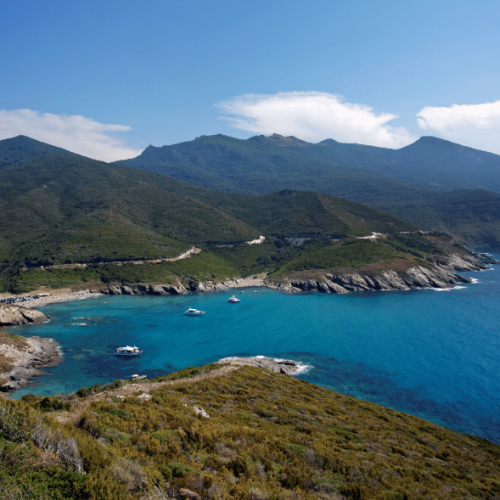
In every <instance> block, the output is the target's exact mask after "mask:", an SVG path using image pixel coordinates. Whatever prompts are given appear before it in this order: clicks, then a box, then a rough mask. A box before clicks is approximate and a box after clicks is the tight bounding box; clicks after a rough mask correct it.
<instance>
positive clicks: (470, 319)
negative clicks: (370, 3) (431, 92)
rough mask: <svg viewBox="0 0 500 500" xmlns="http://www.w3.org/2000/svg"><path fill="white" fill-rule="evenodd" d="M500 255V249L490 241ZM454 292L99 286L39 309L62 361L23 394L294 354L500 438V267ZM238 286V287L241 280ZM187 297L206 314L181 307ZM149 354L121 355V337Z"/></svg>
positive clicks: (326, 371)
mask: <svg viewBox="0 0 500 500" xmlns="http://www.w3.org/2000/svg"><path fill="white" fill-rule="evenodd" d="M491 254H492V255H493V256H494V257H497V258H500V250H498V251H496V252H491ZM493 267H494V269H493V270H492V271H483V272H479V273H464V274H467V275H468V276H470V277H472V278H476V279H477V280H478V282H477V283H475V284H471V285H466V286H464V287H461V288H458V289H454V290H451V291H436V290H422V291H410V292H373V293H351V294H348V295H344V296H337V295H325V294H319V293H318V294H316V293H310V294H294V295H287V294H282V293H279V292H275V291H271V290H266V289H262V288H261V289H259V290H258V293H254V292H253V289H246V290H244V294H242V295H241V294H240V295H238V297H239V298H240V299H241V302H240V303H239V304H228V303H227V302H226V300H227V299H228V298H229V296H230V295H231V294H232V293H233V292H221V293H212V294H198V295H189V296H181V297H129V296H117V297H96V298H92V299H87V300H80V301H76V302H68V303H64V304H56V305H51V306H47V307H45V308H43V312H44V313H45V314H46V315H50V316H51V320H50V322H49V323H47V324H45V325H40V326H32V327H25V328H21V329H18V332H19V333H21V334H23V335H26V336H31V335H39V336H41V337H52V338H54V339H55V340H56V341H57V342H59V343H60V344H61V346H62V350H63V352H64V361H63V362H62V363H61V364H60V365H58V366H57V367H54V368H50V369H47V370H45V371H46V374H47V375H46V376H44V377H41V378H40V379H38V380H36V381H34V382H33V383H32V385H31V386H30V387H29V389H25V390H22V391H18V392H16V393H15V395H14V397H20V396H22V395H23V394H27V393H30V392H32V393H36V394H42V395H53V394H57V393H69V392H73V391H76V390H78V389H79V388H81V387H86V386H90V385H93V384H96V383H99V384H103V383H106V382H110V381H112V380H114V379H118V378H127V377H130V375H132V374H134V373H139V374H146V375H148V377H154V376H157V375H160V374H164V373H166V372H171V371H176V370H179V369H182V368H185V367H186V366H193V365H201V364H205V363H210V362H213V361H216V360H218V359H220V358H222V357H226V356H255V355H265V356H271V357H280V358H289V359H294V360H298V361H302V362H304V363H306V364H308V365H311V366H312V368H311V369H310V370H309V371H308V372H307V373H304V374H302V375H300V378H302V379H304V380H307V381H310V382H314V383H316V384H319V385H322V386H325V387H328V388H331V389H334V390H336V391H339V392H342V393H344V394H348V395H351V396H355V397H357V398H360V399H365V400H369V401H374V402H376V403H380V404H383V405H386V406H389V407H391V408H394V409H397V410H400V411H404V412H407V413H411V414H414V415H417V416H420V417H422V418H425V419H427V420H431V421H433V422H436V423H438V424H440V425H444V426H445V427H448V428H450V429H454V430H457V431H460V432H466V433H469V434H474V435H478V436H481V437H485V438H488V439H490V440H491V441H495V442H498V443H500V415H499V411H500V369H499V361H500V321H499V306H500V300H499V299H500V266H493ZM235 292H236V293H238V294H239V290H238V291H235ZM188 307H195V308H198V309H203V310H205V311H206V314H205V315H204V316H202V317H189V316H184V315H183V312H184V311H185V310H186V309H187V308H188ZM124 345H137V346H138V347H140V348H141V349H143V351H144V353H143V355H142V356H140V357H138V358H130V359H124V358H120V357H117V356H115V355H114V354H113V353H114V351H115V350H116V348H117V347H119V346H124Z"/></svg>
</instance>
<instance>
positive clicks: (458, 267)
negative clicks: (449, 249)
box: [442, 253, 500, 272]
mask: <svg viewBox="0 0 500 500" xmlns="http://www.w3.org/2000/svg"><path fill="white" fill-rule="evenodd" d="M490 264H500V262H499V261H497V260H496V259H493V258H491V257H490V256H489V255H486V254H463V253H461V254H458V253H454V254H451V255H449V256H448V260H447V262H446V264H443V265H442V267H444V268H446V269H450V270H452V271H458V272H460V271H481V270H483V269H488V266H489V265H490Z"/></svg>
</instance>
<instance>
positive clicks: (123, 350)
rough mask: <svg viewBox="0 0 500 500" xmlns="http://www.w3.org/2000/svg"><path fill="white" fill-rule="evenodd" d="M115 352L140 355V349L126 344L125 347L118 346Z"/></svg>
mask: <svg viewBox="0 0 500 500" xmlns="http://www.w3.org/2000/svg"><path fill="white" fill-rule="evenodd" d="M115 354H116V355H117V356H140V355H141V354H142V351H141V350H140V349H139V348H138V347H136V346H134V347H130V346H129V345H127V346H125V347H119V348H118V349H117V350H116V353H115Z"/></svg>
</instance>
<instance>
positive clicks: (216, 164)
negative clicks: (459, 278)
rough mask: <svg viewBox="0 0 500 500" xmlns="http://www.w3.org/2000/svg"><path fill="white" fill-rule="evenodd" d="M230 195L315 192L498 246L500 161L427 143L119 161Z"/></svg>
mask: <svg viewBox="0 0 500 500" xmlns="http://www.w3.org/2000/svg"><path fill="white" fill-rule="evenodd" d="M119 163H120V164H123V165H128V166H131V167H134V168H140V169H143V170H148V171H152V172H156V173H160V174H163V175H168V176H170V177H173V178H176V179H179V180H183V181H186V182H190V183H193V184H196V185H199V186H204V187H207V188H210V189H215V190H220V191H227V192H233V193H247V194H250V193H253V194H265V193H271V192H274V191H277V190H281V189H298V190H299V189H300V190H310V191H317V192H321V193H325V194H328V195H330V196H336V197H340V198H344V199H348V200H352V201H356V202H359V203H364V204H367V205H369V206H371V207H373V208H376V209H378V210H381V211H383V212H386V213H389V214H392V215H394V216H396V217H398V218H401V219H404V220H407V221H409V222H411V223H413V224H416V225H418V226H419V227H422V228H424V229H427V230H433V229H434V230H445V231H448V232H450V233H451V234H453V235H455V236H456V237H458V238H461V239H462V241H466V242H468V243H470V244H475V245H492V246H495V245H498V244H499V242H500V225H499V220H500V218H499V216H500V194H499V193H500V156H498V155H494V154H492V153H486V152H484V151H478V150H475V149H472V148H468V147H465V146H461V145H458V144H454V143H452V142H449V141H444V140H441V139H438V138H435V137H422V138H421V139H419V140H418V141H416V142H415V143H414V144H411V145H409V146H407V147H405V148H402V149H399V150H392V149H385V148H378V147H374V146H364V145H359V144H342V143H339V142H336V141H334V140H332V139H328V140H326V141H323V142H320V143H319V144H310V143H307V142H305V141H301V140H299V139H297V138H295V137H283V136H280V135H277V134H274V135H272V136H270V137H265V136H256V137H251V138H250V139H246V140H241V139H235V138H232V137H227V136H222V135H216V136H202V137H198V138H197V139H195V140H193V141H190V142H184V143H181V144H175V145H172V146H163V147H154V146H149V147H148V148H146V149H145V150H144V152H143V153H142V154H141V155H140V156H138V157H137V158H133V159H130V160H125V161H121V162H119Z"/></svg>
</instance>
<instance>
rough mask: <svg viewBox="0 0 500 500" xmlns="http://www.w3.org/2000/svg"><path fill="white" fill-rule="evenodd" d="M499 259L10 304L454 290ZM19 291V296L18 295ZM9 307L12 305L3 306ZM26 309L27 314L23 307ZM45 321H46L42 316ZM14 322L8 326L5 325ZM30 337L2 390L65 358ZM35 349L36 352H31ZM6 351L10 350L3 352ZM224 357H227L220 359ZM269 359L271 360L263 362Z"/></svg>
mask: <svg viewBox="0 0 500 500" xmlns="http://www.w3.org/2000/svg"><path fill="white" fill-rule="evenodd" d="M493 263H495V264H496V263H499V262H498V261H495V260H494V259H485V258H484V257H483V256H479V255H474V256H472V255H471V256H469V257H468V258H464V256H458V255H457V254H455V255H452V256H451V259H450V262H448V263H447V264H446V265H443V266H436V267H434V268H433V269H429V268H422V267H418V268H411V269H408V270H406V271H405V272H397V271H387V270H386V271H384V272H382V273H380V272H378V273H377V272H373V271H372V272H371V273H367V274H364V273H362V272H359V271H358V272H356V271H355V270H353V271H352V272H344V273H338V274H334V275H332V274H328V273H322V274H323V275H322V276H321V277H320V276H318V277H316V278H315V279H314V278H312V279H311V277H309V278H307V277H305V276H304V278H295V279H294V278H293V277H290V278H287V279H284V280H283V281H281V282H277V283H272V282H268V281H266V279H265V278H266V276H267V275H266V274H265V273H262V274H260V275H256V276H253V277H247V278H239V279H235V280H226V281H220V282H198V281H194V280H192V281H190V282H189V283H187V284H181V283H180V282H178V283H177V284H175V285H172V284H155V285H147V284H137V285H122V284H116V285H107V286H106V285H94V287H89V289H86V290H72V289H71V288H61V289H47V288H44V289H43V291H42V290H39V291H38V292H35V293H34V294H33V295H36V296H37V297H36V298H31V297H30V298H29V300H26V301H24V302H22V307H19V306H17V305H9V306H8V308H10V309H16V310H17V311H18V315H19V316H23V317H24V319H29V316H30V314H26V309H28V310H29V313H31V315H33V314H34V313H37V314H38V315H40V316H41V317H43V318H44V319H47V318H46V317H45V316H44V315H43V313H42V312H41V311H36V310H35V309H40V308H43V307H45V306H47V305H49V304H56V303H61V302H71V301H76V300H84V299H87V298H90V297H98V296H103V295H165V296H169V295H187V294H191V293H201V292H217V291H230V290H234V289H241V288H262V287H266V288H270V289H275V290H278V291H281V292H285V293H296V292H304V291H306V292H307V291H314V292H319V293H327V294H329V293H332V294H344V293H348V292H352V291H390V290H394V291H403V290H411V289H417V290H422V289H426V288H427V289H428V288H432V289H434V290H438V291H441V290H451V289H453V288H455V287H456V286H457V285H463V284H464V283H473V282H475V281H477V279H474V278H473V279H471V278H465V277H463V276H461V275H459V274H456V272H460V271H480V270H485V269H487V268H488V264H493ZM10 297H12V298H16V296H13V295H10V294H0V298H10ZM17 297H19V296H17ZM3 309H4V310H6V309H7V307H4V308H3ZM23 310H24V311H25V312H24V314H23V312H22V311H23ZM26 322H31V321H22V322H16V323H12V325H13V326H14V325H18V324H22V323H26ZM38 322H41V321H38ZM4 328H9V326H7V325H6V326H5V327H2V328H0V330H3V329H4ZM25 338H26V340H27V341H28V342H29V343H30V347H31V351H30V350H29V349H28V350H27V351H28V354H26V352H25V350H23V349H18V350H17V353H15V352H14V351H15V350H12V349H11V350H10V351H9V353H10V354H8V355H7V358H12V359H13V361H10V359H9V363H13V364H14V368H13V369H12V370H11V371H10V372H8V373H4V374H0V381H2V382H4V383H3V384H0V391H3V392H5V391H9V392H10V391H15V390H16V389H19V388H21V387H25V386H26V385H28V384H29V382H28V380H29V379H32V378H35V377H38V376H40V375H42V374H43V372H41V371H40V369H41V368H44V367H49V366H53V365H54V364H57V363H59V362H61V361H62V353H61V350H60V346H59V344H57V343H56V342H54V341H53V340H52V339H40V337H25ZM8 347H9V346H8V345H6V344H0V355H1V354H2V349H3V350H4V351H5V349H7V348H8ZM30 355H31V356H30ZM4 356H5V354H4ZM221 361H223V360H221ZM224 362H226V363H231V364H233V363H234V364H250V365H251V366H260V367H263V368H267V369H270V370H272V371H277V372H278V373H286V374H288V375H290V374H291V375H293V374H296V373H298V372H300V371H303V370H306V369H307V367H305V366H301V365H300V363H299V364H298V363H297V362H295V361H289V360H270V359H269V358H261V357H259V356H257V357H252V358H246V359H245V360H243V359H242V358H235V359H233V360H232V361H231V360H230V359H227V360H224ZM264 365H266V366H264Z"/></svg>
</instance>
